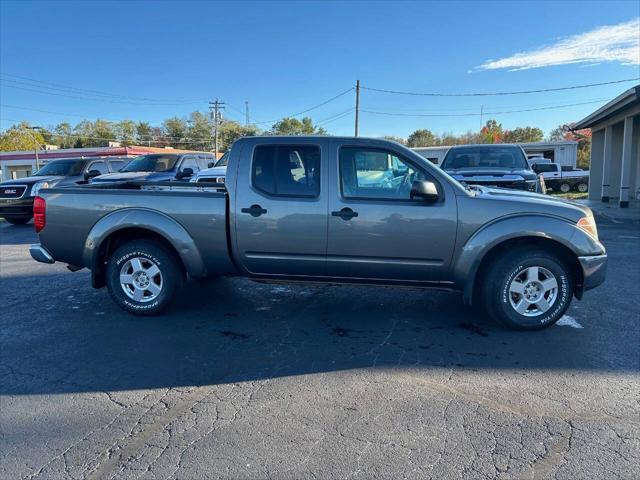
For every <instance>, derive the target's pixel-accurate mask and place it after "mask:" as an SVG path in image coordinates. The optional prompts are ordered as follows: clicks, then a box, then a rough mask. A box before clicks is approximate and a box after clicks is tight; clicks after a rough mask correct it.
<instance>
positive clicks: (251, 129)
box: [218, 120, 260, 152]
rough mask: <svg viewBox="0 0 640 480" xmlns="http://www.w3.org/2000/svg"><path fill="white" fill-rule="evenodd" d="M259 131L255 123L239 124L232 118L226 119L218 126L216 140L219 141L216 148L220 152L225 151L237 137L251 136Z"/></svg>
mask: <svg viewBox="0 0 640 480" xmlns="http://www.w3.org/2000/svg"><path fill="white" fill-rule="evenodd" d="M259 133H260V132H259V130H258V128H257V127H256V126H255V125H241V124H240V123H238V122H234V121H233V120H229V121H226V122H224V123H223V124H222V125H221V126H220V128H218V142H220V143H219V146H218V148H219V149H220V151H221V152H226V151H227V150H229V148H230V147H231V145H232V144H233V142H235V141H236V140H237V139H238V138H240V137H252V136H254V135H258V134H259Z"/></svg>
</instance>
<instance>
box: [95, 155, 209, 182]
mask: <svg viewBox="0 0 640 480" xmlns="http://www.w3.org/2000/svg"><path fill="white" fill-rule="evenodd" d="M211 162H215V157H214V156H213V154H212V153H152V154H148V155H140V156H139V157H136V158H134V159H133V160H132V161H131V162H130V163H129V164H128V165H127V166H126V167H125V168H123V169H122V170H120V172H118V173H112V174H107V175H101V176H99V177H96V178H93V179H92V180H91V183H102V182H122V181H127V180H136V181H139V180H146V181H151V182H160V181H167V180H180V181H186V182H188V181H189V180H191V178H192V177H193V175H195V174H197V173H198V172H199V171H200V170H201V169H204V168H207V166H208V165H209V163H211Z"/></svg>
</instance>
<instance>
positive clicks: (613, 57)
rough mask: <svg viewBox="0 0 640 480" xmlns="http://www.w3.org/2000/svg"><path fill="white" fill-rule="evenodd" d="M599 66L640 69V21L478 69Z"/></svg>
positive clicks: (575, 38) (566, 40) (481, 66)
mask: <svg viewBox="0 0 640 480" xmlns="http://www.w3.org/2000/svg"><path fill="white" fill-rule="evenodd" d="M598 62H620V63H621V64H623V65H640V17H639V18H636V19H635V20H631V21H629V22H623V23H619V24H618V25H605V26H603V27H598V28H596V29H595V30H591V31H589V32H585V33H580V34H578V35H572V36H571V37H567V38H563V39H561V40H559V41H558V42H556V43H554V44H552V45H546V46H543V47H540V48H537V49H534V50H530V51H527V52H519V53H515V54H513V55H511V56H509V57H505V58H500V59H498V60H487V61H486V62H485V63H483V64H482V65H480V66H478V67H477V68H478V69H479V70H496V69H502V68H508V69H510V70H526V69H529V68H540V67H550V66H553V65H568V64H573V63H586V64H594V63H598Z"/></svg>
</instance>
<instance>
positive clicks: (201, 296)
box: [0, 273, 638, 395]
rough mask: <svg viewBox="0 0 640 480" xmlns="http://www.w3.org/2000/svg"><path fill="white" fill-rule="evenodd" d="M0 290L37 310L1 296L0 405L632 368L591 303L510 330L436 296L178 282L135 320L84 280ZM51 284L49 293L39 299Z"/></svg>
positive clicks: (18, 280)
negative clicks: (324, 379) (339, 380)
mask: <svg viewBox="0 0 640 480" xmlns="http://www.w3.org/2000/svg"><path fill="white" fill-rule="evenodd" d="M7 282H10V283H12V285H13V288H16V289H18V291H20V289H22V291H23V292H25V291H29V296H30V298H43V299H46V300H44V301H41V302H25V301H23V297H24V294H19V293H17V294H15V295H13V296H11V297H8V298H7V302H6V307H5V309H4V311H3V313H2V316H1V317H0V325H1V326H2V328H1V331H2V353H1V356H2V359H1V360H2V362H1V364H2V365H1V367H0V376H2V377H3V380H2V382H1V384H0V393H2V394H5V395H26V394H47V393H65V392H83V391H119V390H133V389H150V388H169V387H177V386H194V385H213V384H221V383H231V382H241V381H253V380H261V379H266V378H275V377H281V376H291V375H306V374H314V373H319V372H322V373H326V372H334V371H342V370H350V369H360V368H398V369H401V368H409V367H410V368H422V369H430V368H447V369H466V370H479V369H493V370H495V369H516V370H517V369H553V370H555V369H565V370H566V369H568V370H571V369H579V370H607V371H611V370H616V371H626V370H633V371H635V370H637V367H638V365H637V358H636V355H637V346H634V344H635V341H637V335H636V334H631V335H630V334H629V332H624V331H620V329H617V330H616V329H613V330H612V331H611V332H608V333H607V335H608V336H609V337H608V338H607V340H606V341H603V338H602V332H601V331H598V328H599V327H597V325H598V324H599V323H600V320H599V318H598V316H601V315H602V312H600V311H599V310H598V308H599V307H598V306H597V305H598V302H597V299H594V301H593V302H592V303H591V307H592V308H590V309H589V313H588V315H587V314H586V312H587V310H586V309H585V304H584V303H583V304H582V305H581V307H579V308H580V310H577V311H576V312H577V313H576V312H573V313H572V314H573V315H576V316H578V317H579V320H580V321H581V322H583V323H584V324H585V327H586V328H584V329H573V328H570V327H566V326H565V327H561V326H555V327H552V328H550V329H547V330H545V331H541V332H513V331H509V330H506V329H502V328H500V327H498V326H496V325H494V324H493V323H491V322H489V321H488V320H485V319H484V318H483V317H482V316H481V315H480V314H479V313H478V311H477V310H475V309H472V308H468V307H464V306H462V305H461V300H460V296H459V295H458V294H455V293H446V292H443V293H438V292H424V291H420V290H415V289H386V288H375V287H351V286H343V287H306V286H278V285H263V284H256V283H252V282H250V281H248V280H245V279H220V280H214V281H208V282H204V283H196V282H190V283H188V284H187V285H186V288H185V290H184V291H183V294H182V296H181V298H180V300H179V302H178V304H177V305H176V306H175V307H174V308H173V309H172V310H171V311H170V312H168V313H167V314H166V315H164V316H161V317H151V318H145V317H133V316H129V315H127V314H125V313H123V312H122V311H120V310H119V309H118V308H117V307H115V306H114V305H113V303H112V302H111V300H110V299H109V298H108V294H107V292H106V291H105V290H92V289H90V288H89V287H88V286H87V284H88V274H86V273H85V274H82V273H80V274H74V275H71V274H69V273H56V274H53V275H45V276H40V277H37V278H36V277H29V276H22V277H21V276H15V277H9V278H7V277H4V278H3V283H5V284H6V283H7ZM51 285H55V286H56V289H57V291H58V292H61V293H59V294H58V295H55V296H52V295H51V293H50V292H51ZM62 292H64V293H62ZM604 293H605V292H603V294H604ZM47 295H48V296H47ZM580 312H584V314H581V313H580ZM581 315H582V316H581ZM634 337H635V340H634ZM613 357H615V359H616V360H615V361H614V362H612V361H610V360H609V359H610V358H613Z"/></svg>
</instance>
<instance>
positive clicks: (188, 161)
mask: <svg viewBox="0 0 640 480" xmlns="http://www.w3.org/2000/svg"><path fill="white" fill-rule="evenodd" d="M185 168H190V169H191V170H192V171H193V172H194V173H195V172H199V171H200V167H199V166H198V162H197V161H196V159H195V158H194V157H186V158H185V159H184V160H183V161H182V165H181V166H180V169H181V170H184V169H185Z"/></svg>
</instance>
